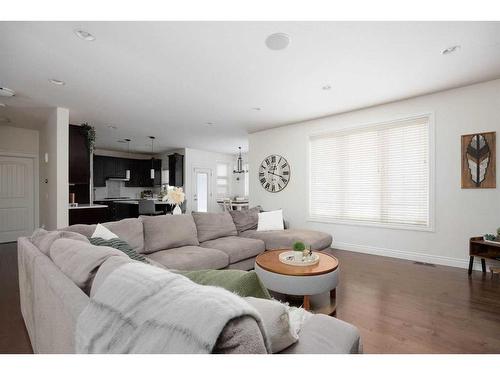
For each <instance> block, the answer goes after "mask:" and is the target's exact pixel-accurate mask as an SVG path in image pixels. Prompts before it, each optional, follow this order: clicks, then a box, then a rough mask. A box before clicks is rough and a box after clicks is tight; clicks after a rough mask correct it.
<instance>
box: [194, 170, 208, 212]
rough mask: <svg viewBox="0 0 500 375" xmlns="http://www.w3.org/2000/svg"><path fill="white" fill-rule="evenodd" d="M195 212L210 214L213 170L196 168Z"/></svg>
mask: <svg viewBox="0 0 500 375" xmlns="http://www.w3.org/2000/svg"><path fill="white" fill-rule="evenodd" d="M193 181H194V189H193V211H197V212H209V211H210V210H211V201H212V170H211V169H210V168H194V175H193Z"/></svg>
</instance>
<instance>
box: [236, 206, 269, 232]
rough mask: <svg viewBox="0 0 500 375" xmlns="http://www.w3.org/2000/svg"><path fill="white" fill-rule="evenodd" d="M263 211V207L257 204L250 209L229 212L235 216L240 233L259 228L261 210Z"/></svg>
mask: <svg viewBox="0 0 500 375" xmlns="http://www.w3.org/2000/svg"><path fill="white" fill-rule="evenodd" d="M261 211H262V207H260V206H256V207H253V208H250V209H249V210H235V211H229V214H230V215H231V217H232V218H233V221H234V225H235V226H236V230H237V231H238V233H241V232H244V231H246V230H255V229H257V223H258V222H259V212H261Z"/></svg>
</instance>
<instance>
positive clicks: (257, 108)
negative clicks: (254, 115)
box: [252, 107, 262, 111]
mask: <svg viewBox="0 0 500 375" xmlns="http://www.w3.org/2000/svg"><path fill="white" fill-rule="evenodd" d="M252 109H253V110H254V111H260V110H261V109H262V108H260V107H253V108H252Z"/></svg>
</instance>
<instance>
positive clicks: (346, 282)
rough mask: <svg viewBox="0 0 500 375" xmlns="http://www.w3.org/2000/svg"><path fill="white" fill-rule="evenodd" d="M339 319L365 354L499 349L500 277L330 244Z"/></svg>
mask: <svg viewBox="0 0 500 375" xmlns="http://www.w3.org/2000/svg"><path fill="white" fill-rule="evenodd" d="M332 253H333V254H334V255H335V256H336V257H337V258H338V259H339V261H340V267H339V269H340V281H339V287H338V288H337V298H338V300H337V318H339V319H342V320H345V321H347V322H349V323H352V324H354V325H355V326H357V327H358V328H359V330H360V333H361V337H362V340H363V347H364V352H365V353H500V279H499V278H498V277H496V278H494V279H493V280H492V279H491V276H490V274H489V273H487V274H486V275H485V276H484V275H483V274H482V273H481V272H478V271H473V273H472V275H471V277H468V275H467V270H465V269H460V268H453V267H444V266H429V265H422V264H414V263H413V262H411V261H405V260H400V259H395V258H387V257H379V256H375V255H367V254H360V253H353V252H348V251H340V250H333V251H332Z"/></svg>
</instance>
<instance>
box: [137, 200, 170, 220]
mask: <svg viewBox="0 0 500 375" xmlns="http://www.w3.org/2000/svg"><path fill="white" fill-rule="evenodd" d="M163 213H164V212H163V211H156V206H155V201H154V200H151V199H141V200H139V215H149V216H155V215H163Z"/></svg>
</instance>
